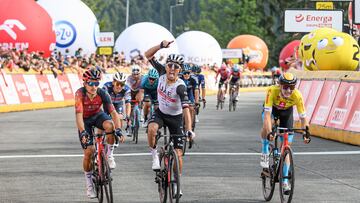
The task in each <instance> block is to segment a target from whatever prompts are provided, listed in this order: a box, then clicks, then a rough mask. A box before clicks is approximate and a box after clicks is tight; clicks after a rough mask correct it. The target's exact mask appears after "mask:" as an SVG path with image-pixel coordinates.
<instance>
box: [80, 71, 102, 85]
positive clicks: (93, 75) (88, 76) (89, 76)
mask: <svg viewBox="0 0 360 203" xmlns="http://www.w3.org/2000/svg"><path fill="white" fill-rule="evenodd" d="M100 79H101V71H100V70H98V69H96V68H92V69H88V70H86V71H85V73H84V74H83V81H84V82H86V81H89V80H100Z"/></svg>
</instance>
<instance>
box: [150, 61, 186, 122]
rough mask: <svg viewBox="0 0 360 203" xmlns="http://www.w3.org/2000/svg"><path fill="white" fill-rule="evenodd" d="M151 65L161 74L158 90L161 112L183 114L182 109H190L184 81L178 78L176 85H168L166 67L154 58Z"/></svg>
mask: <svg viewBox="0 0 360 203" xmlns="http://www.w3.org/2000/svg"><path fill="white" fill-rule="evenodd" d="M150 63H151V65H152V66H153V67H154V68H155V69H156V70H157V71H158V72H159V74H160V77H159V84H158V88H157V93H158V101H159V110H160V111H161V112H162V113H163V114H166V115H172V116H176V115H179V114H182V109H183V108H187V107H189V101H188V95H187V92H186V86H185V83H184V81H182V80H181V79H180V78H178V79H177V80H176V81H175V82H174V83H171V84H167V79H166V75H165V74H166V71H165V67H164V66H163V65H161V64H160V63H159V62H157V61H156V60H155V59H154V58H152V59H151V60H150Z"/></svg>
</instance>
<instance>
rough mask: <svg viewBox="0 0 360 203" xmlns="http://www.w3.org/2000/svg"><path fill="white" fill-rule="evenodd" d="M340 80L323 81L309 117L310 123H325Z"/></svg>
mask: <svg viewBox="0 0 360 203" xmlns="http://www.w3.org/2000/svg"><path fill="white" fill-rule="evenodd" d="M339 85H340V81H331V80H330V81H325V82H324V85H323V88H322V90H321V93H320V96H319V99H318V102H317V104H316V106H315V109H314V112H313V115H312V117H311V121H310V123H311V124H317V125H325V123H326V120H327V118H328V116H329V112H330V109H331V106H332V104H333V102H334V99H335V95H336V92H337V90H338V88H339Z"/></svg>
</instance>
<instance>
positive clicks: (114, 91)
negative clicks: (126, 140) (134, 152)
mask: <svg viewBox="0 0 360 203" xmlns="http://www.w3.org/2000/svg"><path fill="white" fill-rule="evenodd" d="M125 82H126V76H125V74H124V73H121V72H117V73H115V74H114V76H113V81H112V82H107V83H105V84H104V86H103V89H104V90H105V91H107V92H108V93H109V95H110V97H111V102H112V103H113V105H114V107H115V110H116V112H117V113H118V114H119V117H120V126H121V128H122V127H123V120H126V121H127V122H126V124H127V127H126V129H128V126H129V118H130V112H131V105H130V100H131V90H130V87H129V86H127V85H126V84H125ZM124 103H125V111H124ZM105 113H107V114H110V113H109V112H107V111H106V110H105ZM126 133H127V134H129V132H126ZM113 151H114V146H111V155H112V154H113ZM111 159H113V157H112V156H111ZM113 163H114V164H115V162H113ZM115 167H116V164H115V165H110V168H112V169H113V168H115Z"/></svg>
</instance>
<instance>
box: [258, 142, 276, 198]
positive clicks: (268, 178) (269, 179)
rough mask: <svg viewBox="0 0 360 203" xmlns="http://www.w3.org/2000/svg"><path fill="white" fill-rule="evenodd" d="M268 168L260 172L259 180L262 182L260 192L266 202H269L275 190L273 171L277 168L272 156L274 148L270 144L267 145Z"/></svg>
mask: <svg viewBox="0 0 360 203" xmlns="http://www.w3.org/2000/svg"><path fill="white" fill-rule="evenodd" d="M269 151H270V154H269V168H267V169H266V168H264V169H263V171H262V172H261V180H262V191H263V196H264V199H265V200H266V201H270V200H271V198H272V196H273V194H274V190H275V170H276V168H277V165H276V162H275V159H276V158H275V156H276V155H275V154H274V146H273V145H272V144H270V145H269Z"/></svg>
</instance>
